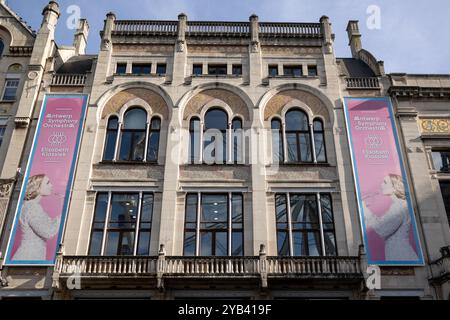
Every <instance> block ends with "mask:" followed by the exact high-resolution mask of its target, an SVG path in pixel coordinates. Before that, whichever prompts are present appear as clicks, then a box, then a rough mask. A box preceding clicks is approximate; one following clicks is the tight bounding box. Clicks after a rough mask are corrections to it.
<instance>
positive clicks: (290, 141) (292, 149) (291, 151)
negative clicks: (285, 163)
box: [286, 133, 300, 162]
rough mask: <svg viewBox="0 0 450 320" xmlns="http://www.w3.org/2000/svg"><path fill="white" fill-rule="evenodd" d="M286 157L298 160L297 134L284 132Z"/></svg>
mask: <svg viewBox="0 0 450 320" xmlns="http://www.w3.org/2000/svg"><path fill="white" fill-rule="evenodd" d="M286 140H287V151H288V159H289V161H292V162H299V161H300V157H299V154H298V145H297V134H296V133H286Z"/></svg>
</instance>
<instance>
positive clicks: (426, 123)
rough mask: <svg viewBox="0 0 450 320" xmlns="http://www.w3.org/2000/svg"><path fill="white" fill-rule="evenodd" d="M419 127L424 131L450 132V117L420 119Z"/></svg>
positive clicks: (427, 132)
mask: <svg viewBox="0 0 450 320" xmlns="http://www.w3.org/2000/svg"><path fill="white" fill-rule="evenodd" d="M419 127H420V130H421V132H422V133H425V134H429V133H447V134H449V133H450V119H420V120H419Z"/></svg>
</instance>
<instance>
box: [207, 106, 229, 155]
mask: <svg viewBox="0 0 450 320" xmlns="http://www.w3.org/2000/svg"><path fill="white" fill-rule="evenodd" d="M227 129H228V115H227V113H226V112H225V111H223V110H222V109H211V110H209V111H208V112H207V113H206V115H205V128H204V134H203V139H204V140H203V143H204V152H203V160H204V161H205V162H206V163H226V162H227ZM218 139H220V140H221V141H217V140H218ZM212 144H214V145H212Z"/></svg>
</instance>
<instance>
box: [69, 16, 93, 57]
mask: <svg viewBox="0 0 450 320" xmlns="http://www.w3.org/2000/svg"><path fill="white" fill-rule="evenodd" d="M88 35H89V23H88V22H87V20H86V19H80V21H79V24H78V29H77V31H76V32H75V38H74V41H73V46H74V47H75V55H77V56H79V55H83V54H85V53H86V46H87V38H88Z"/></svg>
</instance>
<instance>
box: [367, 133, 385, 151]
mask: <svg viewBox="0 0 450 320" xmlns="http://www.w3.org/2000/svg"><path fill="white" fill-rule="evenodd" d="M365 143H366V145H367V146H368V147H370V148H378V147H379V146H381V145H382V144H383V140H382V139H381V138H380V137H379V136H368V137H367V138H366V140H365Z"/></svg>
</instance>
